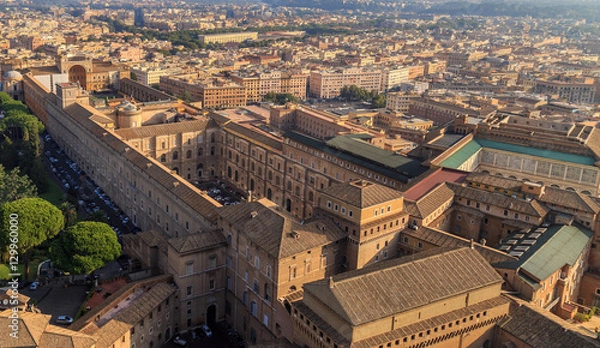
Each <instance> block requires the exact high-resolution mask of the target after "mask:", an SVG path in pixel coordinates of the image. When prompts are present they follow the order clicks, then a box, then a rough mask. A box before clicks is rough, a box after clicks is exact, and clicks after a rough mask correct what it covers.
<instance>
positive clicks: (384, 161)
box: [283, 132, 428, 183]
mask: <svg viewBox="0 0 600 348" xmlns="http://www.w3.org/2000/svg"><path fill="white" fill-rule="evenodd" d="M283 137H284V138H287V139H290V140H292V141H296V142H298V143H301V144H303V145H306V146H310V147H312V148H314V149H318V150H319V151H322V152H323V153H326V154H329V155H332V156H336V157H337V158H339V159H341V160H343V161H346V162H349V163H353V164H356V165H359V166H361V167H364V168H365V169H367V170H370V171H373V172H374V173H379V174H381V175H384V176H387V177H389V178H392V179H395V180H399V181H401V182H403V183H407V182H409V180H410V179H412V178H414V177H417V176H419V175H421V174H423V173H425V172H426V171H427V170H428V168H427V167H425V166H422V165H421V162H419V161H417V160H414V159H412V158H409V157H405V156H401V155H397V154H396V153H394V152H391V151H387V150H383V149H380V148H378V147H376V146H374V145H371V144H369V143H366V142H364V141H362V140H359V139H356V138H349V137H344V136H339V137H336V138H334V139H332V140H330V141H328V142H327V143H324V142H322V141H320V140H318V139H315V138H312V137H310V136H307V135H304V134H300V133H296V132H287V133H285V134H284V135H283ZM338 138H344V139H345V140H344V139H342V140H339V139H338ZM335 139H337V140H335Z"/></svg>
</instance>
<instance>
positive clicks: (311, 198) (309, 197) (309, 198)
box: [308, 191, 314, 202]
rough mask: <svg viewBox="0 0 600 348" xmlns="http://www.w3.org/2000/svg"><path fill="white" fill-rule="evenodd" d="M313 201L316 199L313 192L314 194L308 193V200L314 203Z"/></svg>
mask: <svg viewBox="0 0 600 348" xmlns="http://www.w3.org/2000/svg"><path fill="white" fill-rule="evenodd" d="M313 199H314V194H313V192H312V191H309V192H308V200H309V201H310V202H312V201H313Z"/></svg>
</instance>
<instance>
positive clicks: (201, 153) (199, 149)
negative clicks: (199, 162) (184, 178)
mask: <svg viewBox="0 0 600 348" xmlns="http://www.w3.org/2000/svg"><path fill="white" fill-rule="evenodd" d="M200 156H204V148H201V147H199V148H198V157H200Z"/></svg>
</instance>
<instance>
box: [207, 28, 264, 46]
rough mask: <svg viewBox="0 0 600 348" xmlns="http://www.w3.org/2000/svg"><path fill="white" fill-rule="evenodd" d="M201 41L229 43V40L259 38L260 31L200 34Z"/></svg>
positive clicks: (241, 40) (239, 40)
mask: <svg viewBox="0 0 600 348" xmlns="http://www.w3.org/2000/svg"><path fill="white" fill-rule="evenodd" d="M198 38H199V39H200V43H204V44H208V43H227V42H244V41H246V40H258V33H257V32H254V31H246V32H240V33H225V34H212V35H199V36H198Z"/></svg>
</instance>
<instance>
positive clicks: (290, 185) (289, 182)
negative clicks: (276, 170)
mask: <svg viewBox="0 0 600 348" xmlns="http://www.w3.org/2000/svg"><path fill="white" fill-rule="evenodd" d="M287 189H288V191H291V190H292V182H291V181H288V183H287Z"/></svg>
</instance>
